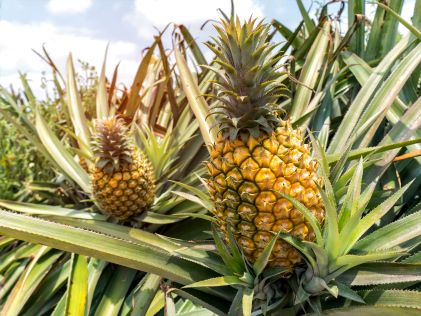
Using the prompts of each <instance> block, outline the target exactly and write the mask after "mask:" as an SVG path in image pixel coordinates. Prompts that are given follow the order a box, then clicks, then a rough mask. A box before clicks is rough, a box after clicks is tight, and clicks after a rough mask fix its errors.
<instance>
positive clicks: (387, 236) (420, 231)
mask: <svg viewBox="0 0 421 316" xmlns="http://www.w3.org/2000/svg"><path fill="white" fill-rule="evenodd" d="M420 222H421V212H417V213H414V214H411V215H409V216H406V217H404V218H402V219H400V220H398V221H395V222H393V223H390V224H388V225H386V226H384V227H381V228H379V229H377V230H375V231H374V232H373V233H371V234H369V235H368V236H366V237H364V238H363V239H361V240H360V241H358V243H356V245H355V246H354V249H358V250H365V251H369V250H375V249H387V248H392V247H396V246H398V245H399V244H401V243H403V242H405V241H408V240H411V239H412V238H415V237H417V236H420V235H421V225H420V224H419V223H420Z"/></svg>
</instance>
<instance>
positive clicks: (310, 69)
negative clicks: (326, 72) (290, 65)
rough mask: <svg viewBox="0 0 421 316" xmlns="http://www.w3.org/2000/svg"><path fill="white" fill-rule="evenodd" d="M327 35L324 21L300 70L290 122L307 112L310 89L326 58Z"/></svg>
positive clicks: (328, 31) (328, 27)
mask: <svg viewBox="0 0 421 316" xmlns="http://www.w3.org/2000/svg"><path fill="white" fill-rule="evenodd" d="M329 34H330V22H328V21H326V22H325V23H324V24H323V27H322V28H321V30H320V31H319V34H318V36H317V38H316V40H315V41H314V43H313V45H312V46H311V49H310V51H309V53H308V55H307V58H306V62H305V63H304V65H303V68H302V70H301V74H300V77H299V81H300V85H299V86H298V88H297V91H296V94H295V96H294V100H293V103H292V107H291V113H290V118H291V120H292V121H295V120H297V119H298V118H299V117H301V116H302V115H303V114H304V113H305V112H307V111H306V109H307V105H308V104H309V102H310V98H311V95H312V93H313V91H312V89H313V88H314V87H315V85H316V82H317V78H319V76H320V73H321V67H322V65H323V62H324V60H325V57H326V56H325V54H326V50H327V47H328V44H329V40H330V39H329Z"/></svg>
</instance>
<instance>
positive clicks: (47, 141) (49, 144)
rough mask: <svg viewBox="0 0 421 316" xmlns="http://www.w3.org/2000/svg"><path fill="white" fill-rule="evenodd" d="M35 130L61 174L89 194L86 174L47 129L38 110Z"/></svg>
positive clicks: (89, 189)
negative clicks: (61, 171)
mask: <svg viewBox="0 0 421 316" xmlns="http://www.w3.org/2000/svg"><path fill="white" fill-rule="evenodd" d="M36 128H37V131H38V134H39V137H40V139H41V141H42V143H43V144H44V146H45V149H46V150H47V151H48V152H49V153H50V155H51V157H52V158H53V159H54V160H55V161H56V163H57V165H58V166H59V167H60V168H61V169H62V170H63V172H64V173H65V174H66V175H67V176H69V178H70V179H72V180H74V181H75V182H76V183H77V184H79V186H80V187H81V188H82V189H83V190H84V191H85V192H87V193H89V192H91V186H90V182H89V176H88V174H87V173H86V171H85V170H83V168H82V167H81V166H80V165H79V164H78V163H76V161H75V160H74V159H73V157H72V156H71V155H70V153H69V152H68V151H67V149H66V148H65V147H64V146H63V145H62V144H61V143H60V141H59V140H58V138H57V137H56V136H55V135H54V134H53V132H52V131H51V130H50V129H49V128H48V126H47V123H46V122H45V121H44V119H43V118H42V116H41V113H39V111H38V110H37V111H36Z"/></svg>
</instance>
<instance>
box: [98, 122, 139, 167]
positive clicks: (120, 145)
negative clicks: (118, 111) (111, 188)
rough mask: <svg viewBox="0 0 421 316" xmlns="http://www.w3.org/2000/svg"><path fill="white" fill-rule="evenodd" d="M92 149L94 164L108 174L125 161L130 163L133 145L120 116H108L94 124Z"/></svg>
mask: <svg viewBox="0 0 421 316" xmlns="http://www.w3.org/2000/svg"><path fill="white" fill-rule="evenodd" d="M95 128H96V131H95V134H94V142H93V151H94V155H95V158H96V159H95V166H96V167H97V168H99V169H101V170H103V171H104V172H106V173H108V174H110V173H113V172H114V171H115V170H118V169H119V168H120V167H121V165H123V164H125V163H132V161H133V159H132V152H133V145H132V143H131V141H130V139H129V133H128V128H127V127H126V126H125V125H124V121H123V120H122V119H121V118H117V117H109V118H106V119H101V120H97V121H96V124H95Z"/></svg>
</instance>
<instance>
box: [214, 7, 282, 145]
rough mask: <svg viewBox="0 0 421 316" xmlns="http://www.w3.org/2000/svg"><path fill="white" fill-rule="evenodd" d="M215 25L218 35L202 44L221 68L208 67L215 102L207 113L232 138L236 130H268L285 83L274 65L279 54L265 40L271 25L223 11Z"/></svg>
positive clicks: (269, 130) (255, 131) (270, 128)
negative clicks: (245, 19) (211, 72)
mask: <svg viewBox="0 0 421 316" xmlns="http://www.w3.org/2000/svg"><path fill="white" fill-rule="evenodd" d="M223 16H224V17H223V18H222V19H221V23H220V24H219V25H214V27H215V29H216V31H217V32H218V38H212V39H213V42H214V43H210V44H209V43H208V44H207V46H208V47H209V48H210V49H211V50H212V51H213V52H214V53H215V54H216V60H215V62H216V63H217V64H218V65H219V66H220V69H219V68H217V67H210V68H211V69H212V70H213V71H214V72H215V73H216V75H217V80H215V81H212V82H213V84H214V86H215V87H216V90H217V94H216V95H215V96H213V97H214V98H216V99H217V100H218V101H219V102H217V103H216V105H215V106H213V107H212V109H211V113H212V114H216V115H217V121H218V125H219V130H220V131H221V132H223V133H224V135H225V136H227V137H230V138H235V137H236V136H237V134H238V133H243V132H246V133H250V134H251V135H253V136H257V135H258V134H259V133H261V132H262V131H263V132H266V133H270V132H271V131H272V130H273V128H274V127H275V126H277V125H278V122H279V119H278V112H279V109H278V107H277V105H276V104H275V102H276V101H277V100H278V98H279V97H281V96H285V92H286V90H287V89H286V86H285V85H283V84H282V83H280V82H279V79H280V76H281V75H282V74H283V73H282V72H280V71H279V68H280V67H281V66H280V65H278V66H277V65H276V64H277V63H278V61H279V59H280V58H281V57H282V55H280V54H279V55H274V54H273V50H274V48H275V47H276V46H277V45H276V44H271V43H270V42H269V40H268V36H269V30H270V25H268V24H264V23H263V21H257V20H256V19H252V18H250V19H249V20H248V21H245V22H244V23H241V22H240V20H239V18H238V17H236V18H234V15H233V14H232V15H231V18H228V17H227V16H226V15H225V14H223Z"/></svg>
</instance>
